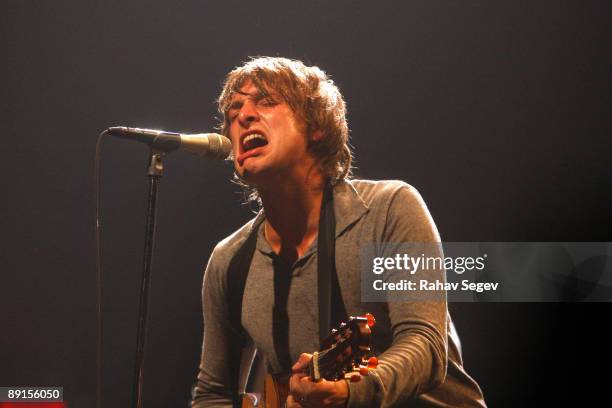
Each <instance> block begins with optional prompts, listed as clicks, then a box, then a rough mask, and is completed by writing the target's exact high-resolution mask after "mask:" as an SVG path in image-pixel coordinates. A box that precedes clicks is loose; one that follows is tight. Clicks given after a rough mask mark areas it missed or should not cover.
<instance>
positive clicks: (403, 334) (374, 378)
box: [347, 182, 448, 408]
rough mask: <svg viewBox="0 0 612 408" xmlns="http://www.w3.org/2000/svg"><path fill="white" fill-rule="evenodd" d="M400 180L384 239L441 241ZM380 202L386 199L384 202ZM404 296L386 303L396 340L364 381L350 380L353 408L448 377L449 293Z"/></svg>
mask: <svg viewBox="0 0 612 408" xmlns="http://www.w3.org/2000/svg"><path fill="white" fill-rule="evenodd" d="M396 185H397V188H395V189H394V190H393V192H392V193H391V194H390V196H388V198H387V200H386V201H387V202H388V210H387V218H386V222H385V228H384V231H383V234H382V235H383V237H382V241H383V242H382V244H383V245H384V244H385V243H396V244H402V243H416V242H418V243H437V242H440V237H439V234H438V231H437V229H436V226H435V224H434V222H433V220H432V218H431V216H430V214H429V211H428V209H427V207H426V205H425V203H424V202H423V199H422V198H421V196H420V194H419V193H418V191H416V189H414V188H413V187H411V186H409V185H408V184H405V183H399V182H398V183H397V184H396ZM376 204H377V205H383V203H380V202H378V203H376ZM373 205H374V203H373ZM427 247H428V248H430V249H429V251H430V255H433V256H440V257H442V256H443V254H442V250H441V246H440V245H430V246H427ZM432 252H433V253H432ZM393 255H394V254H389V255H388V256H393ZM416 273H417V274H421V275H420V276H423V277H425V274H426V275H427V276H426V279H427V280H430V281H433V280H436V279H439V280H440V281H442V282H444V281H445V271H444V268H442V269H437V270H426V271H425V270H418V271H417V272H416ZM404 300H405V301H390V302H388V303H387V309H388V313H389V320H390V323H391V331H392V336H393V340H392V345H391V346H390V347H389V348H388V349H387V350H386V351H385V352H383V353H382V354H381V355H380V356H378V358H379V365H378V368H377V369H376V370H373V371H372V372H371V374H370V375H369V376H366V377H363V378H362V380H361V381H359V382H356V383H349V388H350V394H349V395H350V396H349V401H348V404H347V406H348V408H365V407H373V406H379V407H389V406H394V405H396V404H401V403H402V402H405V401H409V400H411V399H413V398H415V397H417V396H419V395H420V394H422V393H425V392H427V391H429V390H431V389H433V388H435V387H437V386H438V385H440V384H441V383H442V382H443V381H444V379H445V376H446V367H447V347H448V339H447V314H448V312H447V304H446V295H445V293H443V292H442V293H438V294H437V296H436V297H435V299H433V300H432V299H431V298H427V299H419V300H413V299H404Z"/></svg>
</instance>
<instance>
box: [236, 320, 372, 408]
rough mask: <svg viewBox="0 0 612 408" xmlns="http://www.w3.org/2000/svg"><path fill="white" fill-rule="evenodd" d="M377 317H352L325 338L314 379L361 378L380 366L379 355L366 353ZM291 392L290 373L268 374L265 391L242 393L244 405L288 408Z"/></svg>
mask: <svg viewBox="0 0 612 408" xmlns="http://www.w3.org/2000/svg"><path fill="white" fill-rule="evenodd" d="M375 322H376V320H375V319H374V316H372V315H371V314H369V313H368V314H366V315H365V316H359V317H351V318H350V319H349V320H348V322H346V323H342V324H341V325H340V326H339V327H338V328H337V329H333V330H332V331H331V334H330V335H329V336H328V337H327V338H326V339H324V340H323V342H322V344H323V347H322V350H321V351H318V352H315V353H313V354H312V359H311V360H310V362H309V363H308V369H307V371H306V372H307V374H308V376H309V377H310V379H311V380H312V381H315V382H317V381H321V380H327V381H338V380H341V379H350V380H351V381H358V380H359V378H360V376H362V375H368V371H369V370H371V369H374V368H376V365H377V364H378V359H376V357H371V358H370V359H368V360H366V359H365V358H364V357H365V355H366V354H367V353H368V352H369V351H370V334H371V331H370V327H371V326H374V323H375ZM288 396H289V376H283V377H275V376H273V375H271V374H266V378H265V381H264V389H263V395H259V394H252V393H246V394H242V395H241V407H242V408H285V406H286V403H287V397H288Z"/></svg>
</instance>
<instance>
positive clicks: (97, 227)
mask: <svg viewBox="0 0 612 408" xmlns="http://www.w3.org/2000/svg"><path fill="white" fill-rule="evenodd" d="M108 134H109V131H108V129H107V130H105V131H103V132H102V133H100V134H99V135H98V139H97V141H96V152H95V155H94V171H93V190H94V207H95V211H94V231H95V232H94V235H95V247H96V323H97V330H96V407H97V408H102V328H103V327H102V244H101V227H102V222H101V214H100V208H101V199H100V161H101V156H102V140H103V139H104V137H105V136H108Z"/></svg>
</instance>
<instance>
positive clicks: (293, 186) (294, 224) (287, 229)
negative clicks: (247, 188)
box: [259, 177, 325, 262]
mask: <svg viewBox="0 0 612 408" xmlns="http://www.w3.org/2000/svg"><path fill="white" fill-rule="evenodd" d="M324 187H325V180H324V178H323V177H316V180H310V181H309V182H307V183H304V184H300V183H284V184H279V185H278V186H274V187H272V188H269V189H260V191H259V194H260V196H261V201H262V203H263V206H264V209H265V213H266V221H265V223H266V224H265V231H266V238H267V240H268V242H269V243H270V246H271V247H272V250H274V252H276V253H277V254H279V255H280V256H282V257H283V258H285V259H286V260H288V261H290V262H293V261H295V260H296V259H297V258H299V257H301V256H302V255H304V253H305V252H306V250H307V249H308V248H309V247H310V245H312V243H313V241H314V240H315V238H316V237H317V234H318V232H319V217H320V212H321V201H322V199H323V189H324Z"/></svg>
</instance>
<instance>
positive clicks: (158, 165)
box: [132, 148, 165, 408]
mask: <svg viewBox="0 0 612 408" xmlns="http://www.w3.org/2000/svg"><path fill="white" fill-rule="evenodd" d="M164 153H165V151H164V150H160V149H156V148H151V156H150V158H149V169H148V170H147V176H148V177H149V194H148V197H147V213H146V226H145V229H146V231H145V245H144V257H143V268H142V284H141V287H140V307H139V309H138V332H137V335H136V362H135V366H134V384H133V386H134V388H133V393H132V406H133V407H134V408H141V407H142V383H143V363H144V351H145V341H146V336H147V312H148V311H147V309H148V305H149V286H150V283H151V279H150V277H151V263H152V259H153V245H154V242H155V214H156V210H157V190H158V187H159V181H160V179H161V177H162V173H163V171H164V166H163V162H162V159H163V157H164Z"/></svg>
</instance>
